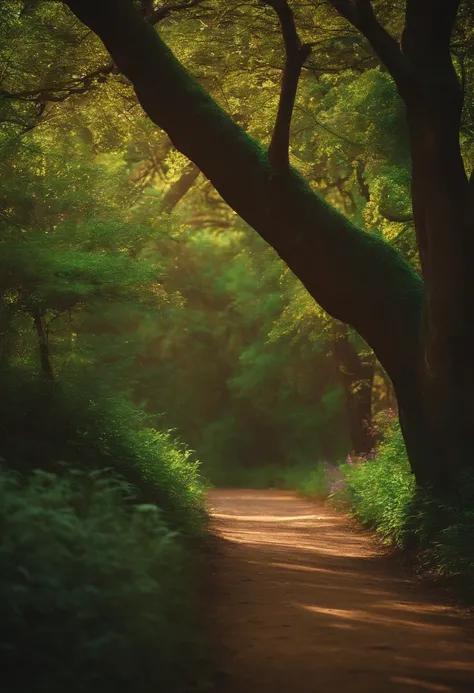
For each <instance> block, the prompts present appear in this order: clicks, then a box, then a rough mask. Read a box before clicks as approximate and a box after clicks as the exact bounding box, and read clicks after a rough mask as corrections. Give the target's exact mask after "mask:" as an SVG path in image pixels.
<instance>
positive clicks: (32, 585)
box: [0, 470, 198, 693]
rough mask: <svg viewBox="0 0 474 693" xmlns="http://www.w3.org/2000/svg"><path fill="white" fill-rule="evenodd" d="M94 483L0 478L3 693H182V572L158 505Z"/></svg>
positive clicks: (186, 581)
mask: <svg viewBox="0 0 474 693" xmlns="http://www.w3.org/2000/svg"><path fill="white" fill-rule="evenodd" d="M130 500H134V501H135V500H136V498H135V497H134V494H133V490H132V489H131V487H130V486H129V485H128V484H126V483H125V482H122V481H120V480H118V479H117V478H112V477H110V476H104V475H103V474H101V473H99V472H77V471H76V472H71V471H69V472H66V473H65V474H64V475H63V476H58V475H55V474H53V473H50V472H44V471H39V470H36V471H33V472H31V473H29V474H28V475H26V476H20V475H18V474H13V473H12V472H6V471H1V472H0V526H1V547H0V565H1V571H0V688H1V690H2V691H4V693H64V691H68V692H69V693H85V691H87V692H88V693H108V692H109V691H110V693H122V692H123V693H125V692H126V693H130V691H134V693H140V692H143V693H145V691H146V693H149V691H152V690H157V691H158V690H161V691H169V692H172V691H181V690H183V685H184V683H185V680H186V677H187V671H188V670H190V669H192V662H193V657H194V656H195V654H196V652H197V649H198V648H197V644H196V638H195V630H194V628H195V623H194V603H193V592H194V586H193V584H192V581H191V580H190V567H191V566H190V561H189V557H188V554H187V552H186V551H185V549H184V548H183V546H182V544H181V543H180V541H178V537H177V535H176V534H175V533H173V532H171V531H170V530H169V529H168V527H167V525H166V523H165V522H164V519H163V517H162V514H161V512H160V511H159V509H158V508H157V507H156V506H155V505H140V504H134V503H130V502H129V501H130Z"/></svg>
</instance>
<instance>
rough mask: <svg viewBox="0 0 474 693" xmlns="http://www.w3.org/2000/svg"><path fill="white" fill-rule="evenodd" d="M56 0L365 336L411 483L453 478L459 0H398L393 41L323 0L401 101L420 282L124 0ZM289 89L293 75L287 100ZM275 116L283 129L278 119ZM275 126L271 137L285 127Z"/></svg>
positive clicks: (364, 0)
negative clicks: (231, 108) (389, 393)
mask: <svg viewBox="0 0 474 693" xmlns="http://www.w3.org/2000/svg"><path fill="white" fill-rule="evenodd" d="M64 1H65V3H66V4H67V5H68V6H69V7H70V9H71V10H72V11H73V12H74V13H75V14H76V16H77V17H78V18H79V19H80V20H81V21H83V22H84V23H85V24H86V25H87V26H88V27H89V28H90V29H92V30H93V31H94V32H95V33H96V34H97V35H98V36H99V37H100V38H101V39H102V41H103V42H104V45H105V46H106V48H107V49H108V51H109V52H110V54H111V55H112V58H113V60H114V62H115V64H116V65H117V67H118V69H120V70H121V71H122V72H123V73H124V74H125V75H126V77H127V78H128V79H129V80H130V81H131V83H132V84H133V86H134V88H135V92H136V94H137V97H138V100H139V101H140V103H141V105H142V107H143V108H144V110H145V111H146V113H147V114H148V116H149V117H150V118H151V120H153V122H155V123H156V124H157V125H159V126H160V127H161V128H163V129H164V130H165V131H166V132H167V133H168V135H169V137H170V138H171V140H172V141H173V143H174V145H175V146H176V148H177V149H178V150H179V151H180V152H182V153H183V154H185V155H186V156H187V157H188V158H189V159H191V161H193V162H194V163H195V164H196V165H197V166H198V167H199V168H200V170H201V171H202V172H203V174H204V175H205V176H206V177H207V178H208V179H209V180H210V181H211V182H212V184H213V185H214V187H215V188H216V189H217V190H218V192H219V193H220V195H221V196H222V198H223V199H224V200H225V201H226V202H227V203H228V204H229V205H230V207H232V208H233V209H234V210H235V211H236V212H237V213H238V214H239V215H240V216H241V217H242V218H243V219H244V220H245V221H247V222H248V224H249V225H250V226H252V227H253V228H254V229H255V230H256V231H257V232H258V233H259V234H260V235H261V236H262V238H264V240H266V241H267V242H268V243H269V244H270V245H271V246H272V247H273V248H274V249H275V250H276V251H277V253H278V254H279V255H280V257H281V258H282V259H283V261H284V262H285V263H286V264H287V265H288V267H289V268H290V269H291V270H292V271H293V272H294V273H295V274H296V276H297V277H298V278H299V279H300V280H301V282H302V283H303V284H304V286H305V287H306V288H307V290H308V291H309V293H310V294H311V295H312V296H313V297H314V298H315V300H316V301H317V302H318V303H319V304H320V305H321V306H322V307H323V308H324V309H325V310H326V311H327V312H328V313H329V314H330V315H332V316H333V317H334V318H336V319H337V320H339V321H341V322H344V323H347V324H348V325H350V326H352V327H353V328H354V329H355V330H356V331H357V332H358V333H359V334H360V335H361V336H362V337H363V339H364V340H365V341H366V342H367V343H368V344H369V345H370V346H371V347H372V349H373V350H374V352H375V354H376V356H377V358H378V359H379V361H380V363H381V364H382V366H383V368H384V369H385V371H386V372H387V373H388V375H389V377H390V379H391V381H392V382H393V385H394V388H395V391H396V394H397V398H398V402H399V413H400V421H401V426H402V430H403V434H404V436H405V440H406V443H407V449H408V454H409V457H410V462H411V465H412V469H413V471H414V473H415V475H416V477H417V480H418V481H419V482H420V483H421V484H424V485H433V484H434V485H442V484H448V483H452V481H453V479H455V476H456V474H457V472H459V471H460V470H461V469H462V467H463V466H469V465H470V464H471V457H472V455H471V454H470V449H471V447H472V440H473V438H474V436H473V428H474V426H473V424H474V416H473V415H474V410H473V403H474V398H473V397H472V391H473V388H474V360H472V359H471V350H472V335H471V331H470V324H471V321H472V315H473V314H474V313H473V308H474V282H473V281H472V274H473V269H474V183H473V182H472V181H473V178H472V177H471V184H469V183H468V179H467V176H466V173H465V170H464V165H463V160H462V157H461V153H460V146H459V131H460V115H461V109H462V92H461V89H460V86H459V84H458V80H457V77H456V73H455V71H454V68H453V65H452V62H451V57H450V46H449V44H450V35H451V32H452V28H453V25H454V21H455V18H456V13H457V9H458V5H459V1H458V0H406V17H405V30H404V34H403V40H402V44H401V46H400V44H399V43H398V41H397V40H395V39H394V38H393V37H392V36H390V35H389V34H388V33H387V32H386V31H385V29H384V28H383V27H382V26H381V25H380V23H379V22H378V20H377V18H376V16H375V13H374V10H373V7H372V4H371V2H370V0H331V2H332V4H333V5H334V7H335V8H336V9H337V11H338V12H339V13H340V14H341V15H343V16H344V17H346V19H347V20H348V21H349V22H351V23H352V24H353V25H354V26H355V27H356V28H357V29H358V30H359V31H360V32H361V33H362V34H364V35H365V37H366V38H367V39H368V41H369V43H370V44H371V46H372V48H373V50H374V52H375V53H376V54H377V55H378V57H379V58H380V60H381V62H382V63H383V64H384V65H385V67H386V69H387V70H388V72H389V73H390V74H391V76H392V77H393V79H394V81H395V83H396V85H397V88H398V90H399V93H400V95H401V97H402V98H403V100H404V102H405V104H406V109H407V116H408V122H409V128H410V138H411V150H412V180H413V185H412V187H413V212H414V221H415V227H416V234H417V239H418V247H419V251H420V259H421V265H422V271H423V278H424V282H423V281H422V279H421V277H420V276H419V275H418V274H417V273H416V272H414V271H413V269H412V268H411V267H410V266H409V265H408V263H407V262H405V261H404V259H403V258H402V257H401V255H400V253H398V252H397V251H396V250H395V249H394V248H392V247H391V246H390V245H389V244H387V243H385V242H384V241H383V240H381V239H380V238H379V237H378V236H377V235H375V234H369V233H365V232H364V231H362V230H361V229H358V228H357V227H356V226H355V225H354V224H352V223H351V222H350V221H349V220H348V219H345V218H344V217H343V216H342V215H340V214H339V213H338V212H337V211H336V210H334V209H333V208H331V207H330V206H329V205H327V204H326V203H325V202H324V200H322V198H321V197H320V196H318V195H317V194H315V193H314V192H313V191H312V190H311V189H310V187H309V186H308V185H307V184H306V183H305V182H304V181H303V179H302V178H301V176H300V175H299V174H298V173H297V172H295V171H294V170H290V169H289V168H288V167H287V163H286V159H287V157H286V154H285V152H282V151H280V152H279V153H280V154H281V155H282V160H284V165H283V166H280V167H278V168H276V167H275V166H274V164H273V163H272V161H271V157H270V158H269V156H268V152H267V151H265V149H264V148H263V147H262V146H260V145H259V144H258V143H257V142H255V141H254V140H252V139H251V138H249V137H248V136H247V135H246V134H245V132H244V131H243V130H242V128H240V126H239V125H237V123H235V122H234V121H233V120H232V118H231V117H230V116H229V115H228V114H226V113H225V112H224V111H223V110H222V108H220V107H219V106H218V105H217V104H216V103H215V102H214V101H213V99H212V98H211V97H210V96H209V94H207V93H206V92H205V91H204V89H203V88H202V87H201V86H200V85H199V84H198V83H197V82H196V81H195V80H194V79H193V78H192V77H191V75H190V74H189V73H188V72H187V71H186V70H185V68H184V67H183V66H182V65H181V64H180V63H179V61H178V60H177V59H176V58H175V56H174V55H173V54H172V52H171V51H170V49H169V48H168V47H167V46H166V45H165V44H164V42H163V41H162V39H161V37H160V36H159V35H158V34H157V33H156V31H155V29H154V28H153V27H152V26H151V25H150V24H149V23H148V22H147V21H146V19H144V18H143V17H142V16H141V15H140V13H139V11H138V10H137V8H136V7H135V6H134V4H133V3H132V2H131V0H64ZM267 4H270V5H271V6H272V7H274V8H275V10H277V11H278V13H279V18H280V22H281V25H282V29H283V34H284V37H285V46H286V48H287V66H288V64H289V63H288V61H291V51H289V49H288V47H290V48H291V46H289V44H290V43H291V44H292V45H293V48H295V50H294V51H293V53H294V54H295V56H296V58H295V60H296V59H297V60H300V59H302V58H304V55H303V51H302V48H303V46H301V45H299V44H298V37H297V35H296V34H295V23H294V18H292V17H291V10H290V8H289V6H288V3H287V1H286V0H278V2H277V0H272V2H269V1H268V2H267ZM288 17H289V19H288ZM290 66H291V65H290ZM300 67H301V65H300ZM287 86H288V85H287ZM295 89H296V82H295V81H294V80H293V82H292V84H291V90H290V96H291V99H292V100H293V101H294V97H295ZM282 96H283V92H282ZM280 105H281V99H280ZM284 105H285V104H283V106H284ZM287 105H288V104H287ZM286 115H287V116H288V113H286ZM290 115H291V114H290ZM280 121H281V119H280ZM285 122H286V125H285V127H287V126H288V124H289V118H288V117H286V121H285ZM280 130H281V128H280ZM280 134H282V135H283V136H282V137H280V138H279V142H280V144H281V142H282V141H283V142H284V141H285V140H286V135H287V133H286V132H282V133H280ZM274 139H275V138H274ZM272 142H273V140H272ZM283 155H285V156H283ZM468 453H469V454H468Z"/></svg>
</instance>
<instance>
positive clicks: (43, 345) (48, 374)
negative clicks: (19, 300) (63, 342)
mask: <svg viewBox="0 0 474 693" xmlns="http://www.w3.org/2000/svg"><path fill="white" fill-rule="evenodd" d="M31 314H32V317H33V324H34V326H35V331H36V337H37V340H38V350H39V357H40V365H41V372H42V373H43V375H44V377H45V378H46V380H49V381H50V382H54V381H55V376H54V370H53V366H52V363H51V354H50V352H49V343H48V335H47V332H46V327H45V324H44V315H43V313H42V312H41V311H40V310H39V309H38V308H34V309H33V310H32V311H31Z"/></svg>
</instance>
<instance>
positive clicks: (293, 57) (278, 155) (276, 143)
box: [262, 0, 311, 175]
mask: <svg viewBox="0 0 474 693" xmlns="http://www.w3.org/2000/svg"><path fill="white" fill-rule="evenodd" d="M262 2H263V3H264V4H265V5H269V6H270V7H272V8H273V9H274V10H275V12H276V14H277V16H278V19H279V22H280V27H281V33H282V36H283V42H284V44H285V67H284V69H283V76H282V83H281V90H280V99H279V102H278V112H277V117H276V122H275V127H274V130H273V135H272V139H271V142H270V146H269V148H268V159H269V161H270V165H271V166H272V169H273V171H274V173H275V174H277V175H279V174H281V173H284V172H286V171H289V168H290V155H289V149H290V126H291V118H292V115H293V109H294V106H295V100H296V90H297V88H298V82H299V78H300V75H301V69H302V67H303V64H304V62H305V60H306V58H307V57H308V56H309V54H310V53H311V45H310V44H308V43H305V44H302V43H301V40H300V38H299V36H298V31H297V29H296V24H295V18H294V16H293V12H292V10H291V8H290V6H289V5H288V2H287V0H262Z"/></svg>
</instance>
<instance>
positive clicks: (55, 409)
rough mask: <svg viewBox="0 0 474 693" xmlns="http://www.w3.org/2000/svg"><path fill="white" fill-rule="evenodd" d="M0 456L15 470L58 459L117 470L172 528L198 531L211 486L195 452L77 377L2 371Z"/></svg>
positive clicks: (46, 466) (47, 466) (49, 465)
mask: <svg viewBox="0 0 474 693" xmlns="http://www.w3.org/2000/svg"><path fill="white" fill-rule="evenodd" d="M2 376H3V377H2V380H3V386H4V397H3V398H2V401H1V404H0V430H1V439H2V443H1V448H0V453H1V455H2V457H3V459H4V461H5V463H6V465H7V466H8V467H10V468H12V469H18V470H22V471H27V470H28V469H30V468H41V469H43V470H47V471H56V472H57V471H58V463H63V464H64V463H66V464H68V465H71V466H74V467H77V466H80V467H84V468H88V469H98V470H100V469H106V468H107V469H111V470H112V469H113V470H116V471H117V472H118V473H120V474H121V475H122V477H123V478H124V479H125V480H126V481H127V482H128V483H130V484H132V485H133V486H134V487H135V488H136V489H137V493H138V496H137V497H138V499H139V501H140V502H142V503H155V504H157V505H158V506H159V507H160V508H161V509H162V510H163V511H164V513H165V517H166V519H167V521H168V522H169V523H170V525H171V526H173V527H176V528H179V529H181V530H183V531H186V532H198V531H199V529H200V527H201V524H202V521H203V519H204V509H203V498H202V491H203V487H202V484H201V481H200V477H199V471H198V464H197V462H196V461H195V460H194V459H193V456H192V454H191V452H190V451H189V450H188V449H187V448H186V447H185V446H184V445H183V444H181V443H179V442H176V441H175V440H173V438H172V437H171V435H170V433H167V432H164V431H156V430H154V429H152V428H149V427H148V426H147V423H148V422H147V417H146V416H145V414H144V413H143V412H142V411H140V410H139V409H137V408H136V407H135V406H134V405H133V404H131V403H130V402H129V401H128V400H127V399H126V398H125V397H120V396H119V395H118V394H117V393H114V394H113V395H111V393H110V392H109V393H108V392H107V391H106V390H102V391H101V390H100V388H97V387H96V389H95V391H94V389H93V388H92V385H91V383H87V384H86V385H85V386H84V384H83V383H81V382H77V381H76V382H75V381H71V382H69V383H64V384H62V385H60V386H59V385H57V386H56V385H54V384H51V383H49V382H46V383H45V382H44V380H43V379H42V378H39V377H37V376H34V375H32V374H31V373H29V372H28V371H19V370H18V369H17V368H14V369H10V370H9V369H6V368H5V369H4V371H3V372H2Z"/></svg>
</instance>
